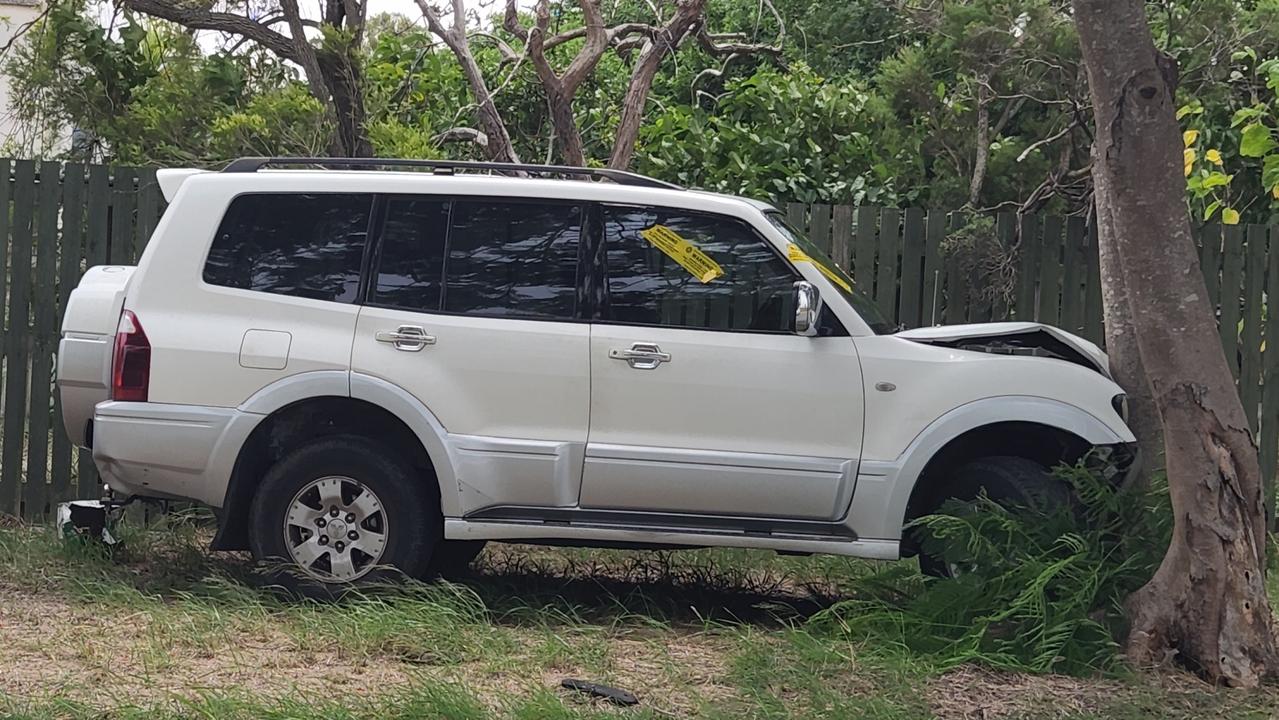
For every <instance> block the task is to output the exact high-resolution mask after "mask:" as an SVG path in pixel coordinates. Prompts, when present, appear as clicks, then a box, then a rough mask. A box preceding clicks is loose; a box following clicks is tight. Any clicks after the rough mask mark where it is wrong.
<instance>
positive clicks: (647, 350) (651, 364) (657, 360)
mask: <svg viewBox="0 0 1279 720" xmlns="http://www.w3.org/2000/svg"><path fill="white" fill-rule="evenodd" d="M608 356H609V357H610V358H612V359H614V360H625V361H626V364H627V365H630V366H631V367H632V368H634V369H636V370H655V369H657V366H658V365H661V364H662V363H668V362H670V361H671V354H670V353H665V352H662V349H661V348H660V347H658V346H657V345H656V344H655V343H644V342H637V343H632V344H631V347H630V349H623V348H613V349H611V350H609V351H608Z"/></svg>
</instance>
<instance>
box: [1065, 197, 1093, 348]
mask: <svg viewBox="0 0 1279 720" xmlns="http://www.w3.org/2000/svg"><path fill="white" fill-rule="evenodd" d="M1087 232H1088V229H1087V227H1085V223H1084V219H1083V218H1081V217H1069V218H1066V246H1065V253H1064V255H1063V257H1064V262H1063V264H1062V275H1061V327H1062V329H1063V330H1066V331H1069V332H1072V333H1074V334H1076V335H1081V334H1083V331H1084V293H1083V290H1084V276H1085V275H1086V274H1087V272H1088V261H1087V260H1086V259H1085V258H1084V252H1085V250H1086V247H1085V243H1086V241H1085V239H1084V236H1085V235H1086V234H1087Z"/></svg>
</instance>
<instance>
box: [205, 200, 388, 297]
mask: <svg viewBox="0 0 1279 720" xmlns="http://www.w3.org/2000/svg"><path fill="white" fill-rule="evenodd" d="M371 205H372V196H370V195H298V194H278V195H242V196H240V197H238V198H236V199H235V200H233V201H232V202H231V207H230V208H229V209H228V210H227V214H226V217H225V218H223V220H222V225H221V227H219V228H218V234H217V237H215V238H214V239H213V247H212V248H211V249H210V250H209V258H208V261H207V262H206V263H205V266H204V280H205V282H207V283H210V284H213V285H223V286H226V287H234V288H242V289H245V290H257V291H259V292H269V293H276V294H279V295H293V296H296V297H305V298H312V299H316V300H334V301H337V302H352V301H354V300H355V296H356V292H357V291H358V289H359V285H360V260H361V257H362V256H363V254H364V240H365V236H366V234H367V232H368V225H369V208H370V207H371Z"/></svg>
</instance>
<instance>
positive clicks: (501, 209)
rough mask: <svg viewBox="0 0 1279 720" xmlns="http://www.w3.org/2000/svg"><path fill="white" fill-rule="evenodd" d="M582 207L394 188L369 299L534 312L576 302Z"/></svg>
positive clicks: (473, 310)
mask: <svg viewBox="0 0 1279 720" xmlns="http://www.w3.org/2000/svg"><path fill="white" fill-rule="evenodd" d="M581 234H582V208H581V207H580V206H578V205H573V204H566V203H554V202H549V203H548V202H501V201H493V200H453V201H447V200H440V199H430V198H391V199H390V200H388V204H387V212H386V223H385V225H384V229H383V232H382V241H381V249H380V251H379V258H378V264H377V273H376V276H375V278H376V279H375V280H374V284H373V298H372V301H373V303H374V304H376V305H380V306H383V307H394V308H401V309H405V310H416V311H420V312H439V311H443V312H447V313H455V314H467V315H476V316H487V317H506V318H524V319H531V320H571V319H573V318H575V317H576V312H577V252H578V245H579V243H580V240H581Z"/></svg>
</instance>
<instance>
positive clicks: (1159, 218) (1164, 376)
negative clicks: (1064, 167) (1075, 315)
mask: <svg viewBox="0 0 1279 720" xmlns="http://www.w3.org/2000/svg"><path fill="white" fill-rule="evenodd" d="M1072 5H1073V7H1074V11H1075V22H1076V25H1077V26H1078V30H1079V39H1080V45H1081V48H1082V50H1083V58H1084V63H1085V65H1086V66H1087V68H1088V82H1089V88H1090V92H1091V95H1092V99H1093V111H1094V114H1095V117H1096V126H1097V134H1096V145H1095V148H1094V155H1095V162H1094V167H1093V174H1094V177H1096V178H1098V179H1099V182H1098V185H1097V198H1098V203H1099V205H1100V206H1101V207H1102V208H1104V212H1105V213H1106V218H1107V220H1106V221H1105V222H1103V223H1102V224H1101V225H1099V228H1098V229H1099V231H1100V237H1101V243H1102V244H1103V245H1104V246H1106V247H1108V249H1109V250H1111V251H1113V252H1114V253H1115V256H1116V257H1117V258H1118V260H1119V267H1120V270H1119V272H1120V274H1121V276H1122V279H1123V293H1124V294H1126V296H1127V301H1128V306H1129V310H1130V317H1131V319H1132V328H1133V333H1134V335H1135V338H1136V345H1137V350H1138V353H1139V355H1140V358H1141V362H1142V364H1143V366H1144V367H1145V371H1146V375H1147V377H1148V378H1149V381H1150V389H1151V392H1152V395H1153V397H1154V401H1155V406H1156V408H1157V409H1158V412H1159V416H1160V419H1161V420H1162V423H1163V428H1164V445H1165V454H1166V461H1167V468H1168V484H1169V489H1170V491H1171V495H1172V505H1173V511H1174V513H1175V525H1174V529H1173V537H1172V543H1171V545H1170V546H1169V548H1168V551H1167V554H1166V555H1165V556H1164V560H1163V563H1162V564H1161V565H1160V567H1159V569H1158V570H1157V571H1156V573H1155V576H1154V577H1153V578H1152V579H1151V580H1150V582H1149V583H1147V585H1146V586H1144V587H1143V588H1141V589H1140V590H1138V591H1137V592H1136V593H1134V594H1133V595H1132V597H1131V598H1129V601H1128V610H1129V617H1130V620H1131V629H1130V634H1129V637H1128V647H1127V651H1128V655H1129V658H1130V659H1131V660H1132V661H1133V662H1135V663H1137V664H1139V665H1150V664H1155V663H1160V662H1163V661H1164V660H1166V659H1167V658H1169V657H1176V658H1177V659H1178V661H1179V662H1181V663H1182V664H1183V665H1185V666H1187V667H1190V668H1192V669H1194V670H1196V671H1198V672H1200V673H1201V674H1202V675H1203V676H1204V677H1205V678H1207V679H1209V680H1211V681H1214V682H1222V683H1226V684H1229V685H1236V686H1255V685H1257V684H1258V683H1259V682H1260V681H1261V680H1262V679H1263V678H1266V677H1273V676H1275V674H1276V671H1277V670H1279V658H1277V657H1276V652H1275V638H1274V635H1273V631H1272V628H1271V624H1272V620H1271V613H1270V605H1269V602H1268V601H1267V598H1266V592H1265V586H1264V577H1265V543H1266V536H1265V535H1266V529H1265V521H1264V520H1265V516H1264V508H1263V504H1262V491H1261V488H1262V483H1261V472H1260V468H1259V466H1258V461H1257V447H1256V445H1255V444H1254V442H1253V439H1252V435H1251V433H1250V432H1249V430H1248V422H1247V419H1246V417H1245V415H1244V411H1243V405H1242V404H1241V403H1240V401H1239V396H1238V394H1237V393H1236V392H1235V387H1234V382H1233V379H1232V376H1231V373H1230V370H1229V369H1228V367H1227V365H1226V358H1225V354H1224V353H1223V352H1222V349H1221V344H1220V343H1219V342H1218V340H1217V332H1216V323H1215V319H1214V317H1213V314H1212V311H1211V309H1210V307H1209V305H1208V299H1207V290H1206V288H1205V285H1204V281H1203V276H1202V275H1201V274H1200V272H1199V267H1198V259H1197V254H1196V253H1195V250H1194V245H1193V242H1192V239H1191V234H1190V220H1189V216H1188V214H1187V210H1186V204H1185V180H1184V178H1183V171H1182V162H1181V154H1180V150H1181V140H1180V137H1181V133H1180V131H1179V129H1178V127H1177V123H1176V119H1175V116H1174V108H1175V105H1174V98H1173V94H1172V86H1173V84H1174V82H1175V80H1174V79H1173V78H1172V77H1171V76H1172V75H1173V73H1172V72H1169V70H1170V69H1171V68H1170V64H1171V63H1170V61H1167V60H1166V59H1164V58H1162V56H1161V55H1159V54H1158V52H1157V51H1156V49H1155V46H1154V43H1153V41H1152V39H1151V35H1150V29H1149V26H1148V25H1147V24H1146V17H1145V8H1144V6H1143V3H1142V0H1073V2H1072Z"/></svg>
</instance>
